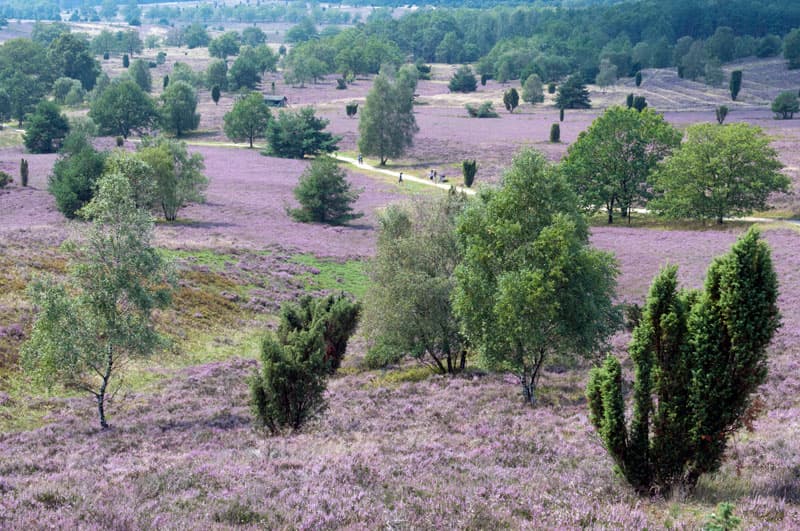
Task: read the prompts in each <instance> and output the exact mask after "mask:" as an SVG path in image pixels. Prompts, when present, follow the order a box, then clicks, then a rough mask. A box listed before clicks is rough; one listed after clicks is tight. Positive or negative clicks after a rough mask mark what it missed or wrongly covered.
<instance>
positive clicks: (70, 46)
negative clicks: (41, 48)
mask: <svg viewBox="0 0 800 531" xmlns="http://www.w3.org/2000/svg"><path fill="white" fill-rule="evenodd" d="M47 56H48V58H49V59H50V63H51V65H52V68H53V69H54V70H55V71H56V72H57V75H60V76H64V77H70V78H72V79H77V80H78V81H80V82H81V85H82V87H83V89H84V90H92V88H93V87H94V82H95V80H96V79H97V76H98V74H100V65H99V64H98V63H97V61H96V60H95V59H94V57H92V54H91V52H90V51H89V43H88V42H87V41H86V40H85V39H84V38H83V37H80V36H78V35H75V34H72V33H62V34H61V35H59V36H58V37H57V38H56V39H55V40H53V42H51V43H50V45H49V46H48V48H47Z"/></svg>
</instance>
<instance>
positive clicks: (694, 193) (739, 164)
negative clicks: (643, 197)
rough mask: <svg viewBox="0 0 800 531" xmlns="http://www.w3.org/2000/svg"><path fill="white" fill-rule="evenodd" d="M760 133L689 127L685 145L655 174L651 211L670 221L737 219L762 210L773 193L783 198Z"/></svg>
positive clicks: (773, 157) (772, 156) (783, 185)
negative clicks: (777, 193) (728, 217)
mask: <svg viewBox="0 0 800 531" xmlns="http://www.w3.org/2000/svg"><path fill="white" fill-rule="evenodd" d="M782 167H783V165H782V164H781V163H780V161H779V160H778V154H777V153H776V151H775V150H774V149H773V148H772V147H771V146H770V139H769V137H767V136H766V135H765V134H764V133H763V132H762V131H761V128H759V127H756V126H753V125H749V124H746V123H736V124H730V125H713V124H695V125H691V126H689V127H688V128H687V129H686V140H685V141H684V143H683V145H682V146H681V148H680V149H679V150H677V151H676V152H675V154H674V155H673V156H672V157H670V158H669V159H667V160H666V161H665V163H664V164H663V165H662V166H661V167H660V168H659V170H658V171H657V172H656V175H655V177H654V179H653V186H654V188H655V191H656V193H657V199H656V200H654V201H653V202H652V203H651V206H652V208H653V209H654V210H655V211H656V212H658V213H660V214H662V215H664V216H667V217H670V218H688V219H703V220H705V219H713V220H716V221H717V223H722V222H723V220H724V218H725V217H727V216H732V215H733V216H743V215H748V214H750V213H751V212H752V211H753V210H764V209H766V208H768V205H767V199H768V198H769V196H770V194H772V193H774V192H784V193H785V192H787V191H788V190H789V186H790V181H789V178H788V177H786V176H785V175H783V174H781V173H780V169H781V168H782Z"/></svg>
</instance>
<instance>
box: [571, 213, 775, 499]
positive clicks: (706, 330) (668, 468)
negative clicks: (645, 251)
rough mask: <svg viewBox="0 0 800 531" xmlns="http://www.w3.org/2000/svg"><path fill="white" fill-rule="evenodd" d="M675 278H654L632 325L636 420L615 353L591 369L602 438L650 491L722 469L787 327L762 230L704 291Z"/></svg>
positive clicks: (690, 483)
mask: <svg viewBox="0 0 800 531" xmlns="http://www.w3.org/2000/svg"><path fill="white" fill-rule="evenodd" d="M676 277H677V269H676V268H675V267H668V268H666V269H664V270H662V271H661V273H660V274H659V275H658V276H657V277H656V278H655V280H654V281H653V285H652V287H651V288H650V294H649V296H648V298H647V303H646V305H645V309H644V313H643V316H642V320H641V322H640V324H639V325H638V326H637V327H636V329H635V330H634V332H633V341H632V342H631V345H630V348H629V351H630V354H631V359H632V360H633V364H634V375H635V381H634V386H633V416H632V418H631V421H630V426H626V419H625V404H624V399H623V391H622V377H621V368H620V364H619V361H617V359H616V358H614V357H608V358H607V359H606V361H605V363H604V364H603V366H602V367H600V368H597V369H594V370H592V372H591V374H590V377H589V384H588V387H587V391H586V394H587V397H588V399H589V409H590V412H591V413H590V418H591V421H592V423H593V424H594V426H595V428H596V429H597V431H598V433H599V435H600V438H601V439H602V441H603V445H604V446H605V447H606V450H608V452H609V453H610V454H611V456H612V457H613V459H614V463H615V465H616V469H617V470H618V471H619V473H620V474H621V475H622V476H623V477H624V478H625V479H626V480H627V481H628V482H629V483H630V484H631V485H632V486H633V487H634V488H636V489H637V490H638V491H639V492H641V493H650V492H653V490H654V489H657V490H658V491H660V492H662V493H665V494H666V495H669V493H670V491H671V490H672V488H673V487H674V486H675V485H682V486H683V487H685V488H688V489H692V488H693V487H694V486H695V485H696V483H697V480H698V478H699V477H700V475H702V474H705V473H710V472H714V471H716V470H718V469H719V467H720V465H721V463H722V459H723V454H724V452H725V449H726V447H727V443H728V439H729V438H730V437H731V436H732V435H733V434H734V433H735V432H736V430H738V429H739V428H741V427H742V425H743V423H744V421H745V417H746V414H747V410H748V408H749V406H750V405H751V403H752V398H751V397H752V395H753V393H754V392H755V391H756V389H757V388H758V386H759V385H761V384H762V383H763V382H764V380H765V378H766V375H767V352H766V348H767V345H769V342H770V340H771V339H772V336H773V334H774V333H775V330H776V329H777V328H778V326H779V324H780V315H779V313H778V305H777V298H778V282H777V278H776V275H775V272H774V271H773V268H772V261H771V259H770V252H769V248H768V246H767V245H766V243H764V242H763V241H761V240H760V239H759V235H758V231H757V230H755V229H751V230H749V231H748V232H747V233H746V234H745V235H744V236H742V237H741V238H740V239H739V241H738V242H737V243H736V244H735V245H734V246H733V249H732V250H731V251H730V252H729V253H727V254H726V255H724V256H722V257H719V258H717V259H716V260H714V262H713V263H712V264H711V266H710V267H709V270H708V275H707V277H706V283H705V287H704V289H703V290H702V291H678V290H677V278H676Z"/></svg>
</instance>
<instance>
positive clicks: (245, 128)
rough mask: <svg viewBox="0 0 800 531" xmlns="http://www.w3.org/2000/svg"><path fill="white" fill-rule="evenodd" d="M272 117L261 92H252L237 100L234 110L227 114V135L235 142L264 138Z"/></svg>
mask: <svg viewBox="0 0 800 531" xmlns="http://www.w3.org/2000/svg"><path fill="white" fill-rule="evenodd" d="M271 116H272V115H271V114H270V112H269V107H267V104H266V103H265V102H264V96H262V95H261V93H260V92H251V93H250V94H248V95H246V96H243V97H241V98H239V99H238V100H236V103H234V104H233V109H231V111H230V112H228V113H227V114H225V117H224V121H225V135H226V136H227V137H228V138H230V139H231V140H233V141H234V142H241V141H242V140H247V141H248V142H250V147H251V148H252V147H253V139H255V138H264V136H265V135H266V131H267V125H269V119H270V117H271Z"/></svg>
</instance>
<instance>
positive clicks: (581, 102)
mask: <svg viewBox="0 0 800 531" xmlns="http://www.w3.org/2000/svg"><path fill="white" fill-rule="evenodd" d="M556 105H557V106H558V108H560V109H589V108H590V107H591V106H592V101H591V100H590V99H589V91H588V90H587V89H586V85H585V84H584V82H583V78H581V76H580V75H578V74H575V75H572V76H569V77H568V78H567V80H566V81H564V83H562V84H561V85H560V86H559V87H558V94H557V95H556Z"/></svg>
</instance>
